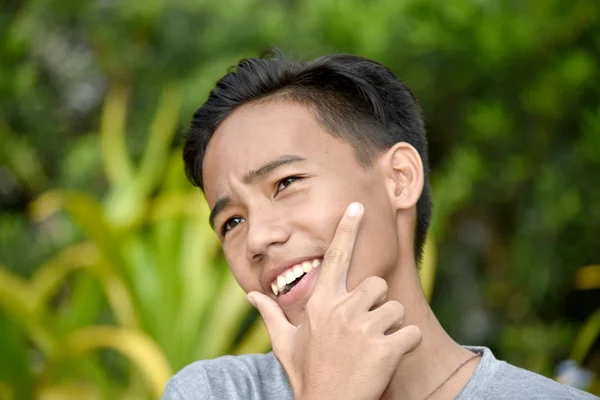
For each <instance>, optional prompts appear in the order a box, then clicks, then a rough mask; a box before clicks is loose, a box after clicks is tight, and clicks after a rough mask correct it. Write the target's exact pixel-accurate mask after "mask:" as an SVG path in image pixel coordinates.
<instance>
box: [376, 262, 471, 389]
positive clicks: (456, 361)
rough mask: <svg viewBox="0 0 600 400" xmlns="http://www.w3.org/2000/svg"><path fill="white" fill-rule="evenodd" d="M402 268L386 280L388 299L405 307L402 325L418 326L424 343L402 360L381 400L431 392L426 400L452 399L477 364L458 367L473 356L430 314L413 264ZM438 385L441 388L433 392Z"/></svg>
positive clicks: (400, 266)
mask: <svg viewBox="0 0 600 400" xmlns="http://www.w3.org/2000/svg"><path fill="white" fill-rule="evenodd" d="M402 264H403V265H398V268H396V269H395V270H394V276H390V277H389V278H388V279H386V281H387V282H388V286H389V292H388V299H390V300H392V299H393V300H397V301H399V302H400V303H402V304H403V305H404V307H405V309H406V317H405V322H404V325H405V326H406V325H416V326H418V327H419V328H420V329H421V332H422V333H423V340H422V341H421V344H420V345H419V347H417V349H416V350H415V351H413V352H412V353H410V354H407V355H406V356H404V357H403V358H402V360H401V361H400V363H399V365H398V368H397V369H396V372H395V373H394V375H393V376H392V379H391V380H390V383H389V385H388V387H387V388H386V390H385V392H384V393H383V396H382V399H406V400H423V399H425V398H427V397H428V396H430V395H431V394H432V392H434V391H435V393H434V394H433V395H431V397H429V399H428V400H433V399H446V398H452V399H453V398H455V397H456V395H458V393H459V392H460V390H462V388H463V387H464V386H465V385H466V383H467V382H468V380H469V379H470V377H471V375H472V374H473V372H474V370H475V368H476V367H477V364H478V362H479V361H478V359H475V360H472V361H469V362H467V363H466V364H465V365H463V366H460V365H461V364H462V363H463V362H464V361H466V360H468V359H469V358H470V357H472V356H473V353H472V352H470V351H469V350H467V349H465V348H463V347H461V346H460V345H459V344H458V343H456V342H455V341H454V340H453V339H452V338H451V337H450V336H449V335H448V334H447V333H446V331H445V330H444V329H443V328H442V326H441V325H440V323H439V321H438V320H437V318H436V317H435V315H434V314H433V312H432V310H431V308H430V307H429V304H428V303H427V300H426V299H425V296H424V295H423V292H422V290H421V285H420V283H419V279H418V275H417V270H416V266H415V263H414V260H406V261H405V262H404V263H402ZM459 367H460V368H459ZM457 368H459V370H457ZM449 377H450V379H448V378H449ZM446 380H447V381H446ZM440 384H442V387H440V388H439V390H436V388H438V386H439V385H440Z"/></svg>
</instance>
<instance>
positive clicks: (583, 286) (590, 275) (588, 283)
mask: <svg viewBox="0 0 600 400" xmlns="http://www.w3.org/2000/svg"><path fill="white" fill-rule="evenodd" d="M575 287H576V288H577V289H579V290H590V289H600V265H587V266H585V267H581V268H579V270H577V272H576V273H575Z"/></svg>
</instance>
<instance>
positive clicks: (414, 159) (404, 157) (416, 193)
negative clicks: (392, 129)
mask: <svg viewBox="0 0 600 400" xmlns="http://www.w3.org/2000/svg"><path fill="white" fill-rule="evenodd" d="M379 163H380V168H382V171H383V173H384V175H385V177H386V186H387V189H388V195H389V197H390V201H391V204H392V207H393V208H394V209H395V210H408V209H410V208H412V207H415V206H416V204H417V201H418V200H419V197H421V192H422V191H423V182H424V179H425V177H424V171H423V161H422V160H421V156H420V155H419V153H418V152H417V150H416V149H415V148H414V147H413V146H411V145H410V144H408V143H405V142H400V143H396V144H395V145H394V146H392V147H391V148H389V149H388V150H387V151H386V152H385V153H384V154H383V156H382V157H380V159H379Z"/></svg>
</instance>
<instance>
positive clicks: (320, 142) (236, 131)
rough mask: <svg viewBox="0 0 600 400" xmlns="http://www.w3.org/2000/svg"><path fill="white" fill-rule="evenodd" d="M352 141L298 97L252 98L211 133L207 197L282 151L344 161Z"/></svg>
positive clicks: (214, 194)
mask: <svg viewBox="0 0 600 400" xmlns="http://www.w3.org/2000/svg"><path fill="white" fill-rule="evenodd" d="M346 153H347V154H350V155H352V151H351V148H350V145H348V144H346V143H343V142H341V141H340V140H338V139H336V138H335V137H333V136H332V135H331V134H329V133H327V132H326V131H325V129H324V128H323V127H322V126H321V125H320V124H319V123H318V121H317V120H316V118H315V114H314V112H313V111H312V110H310V109H309V108H307V107H305V106H303V105H299V104H296V103H293V102H283V101H273V102H269V101H267V102H261V103H256V104H248V105H244V106H242V107H240V108H239V109H237V110H235V111H234V112H233V113H232V114H231V115H230V116H229V117H227V118H226V119H225V121H223V123H221V125H220V126H219V128H218V129H217V130H216V131H215V133H214V135H213V137H212V138H211V140H210V142H209V144H208V146H207V150H206V156H205V159H204V166H203V170H204V177H203V178H204V183H205V193H206V195H207V198H209V202H210V198H214V196H219V195H221V194H222V193H219V192H222V191H223V190H225V189H224V186H226V185H227V181H228V180H230V179H241V177H242V176H243V175H244V174H245V173H246V172H248V171H249V170H252V169H256V168H258V167H260V166H261V165H263V164H265V163H267V162H269V161H272V160H273V159H275V158H277V157H279V156H281V155H284V154H285V155H298V156H301V157H304V158H307V159H309V160H312V161H317V162H327V161H328V160H338V161H342V160H341V159H340V157H341V158H342V159H343V158H347V156H346V155H345V154H346Z"/></svg>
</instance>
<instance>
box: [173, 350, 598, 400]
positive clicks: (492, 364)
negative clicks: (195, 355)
mask: <svg viewBox="0 0 600 400" xmlns="http://www.w3.org/2000/svg"><path fill="white" fill-rule="evenodd" d="M467 348H468V349H469V350H471V351H476V352H479V353H483V357H482V359H481V361H480V362H479V365H478V366H477V369H476V370H475V372H474V373H473V376H472V377H471V379H470V380H469V382H468V383H467V385H466V386H465V387H464V388H463V390H462V391H461V392H460V393H459V394H458V397H457V398H456V400H474V399H489V400H496V399H506V400H509V399H510V400H521V399H523V400H524V399H539V400H549V399H598V397H596V396H592V395H591V394H588V393H585V392H582V391H580V390H577V389H575V388H572V387H570V386H566V385H562V384H560V383H558V382H555V381H553V380H551V379H548V378H545V377H543V376H541V375H538V374H535V373H533V372H530V371H527V370H524V369H522V368H518V367H515V366H513V365H510V364H508V363H506V362H504V361H499V360H496V358H495V357H494V355H493V354H492V352H491V351H490V349H488V348H486V347H469V346H467ZM292 398H293V396H292V391H291V389H290V386H289V383H288V380H287V377H286V375H285V372H284V371H283V368H282V367H281V365H280V364H279V362H278V361H277V359H276V358H275V356H274V355H273V353H269V354H250V355H243V356H225V357H219V358H217V359H214V360H204V361H197V362H195V363H193V364H190V365H188V366H187V367H185V368H184V369H182V370H181V371H179V372H178V373H177V375H175V376H174V377H173V378H172V379H171V380H170V381H169V383H168V384H167V387H166V389H165V393H164V395H163V400H192V399H194V400H209V399H210V400H213V399H231V400H237V399H282V400H286V399H292Z"/></svg>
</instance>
